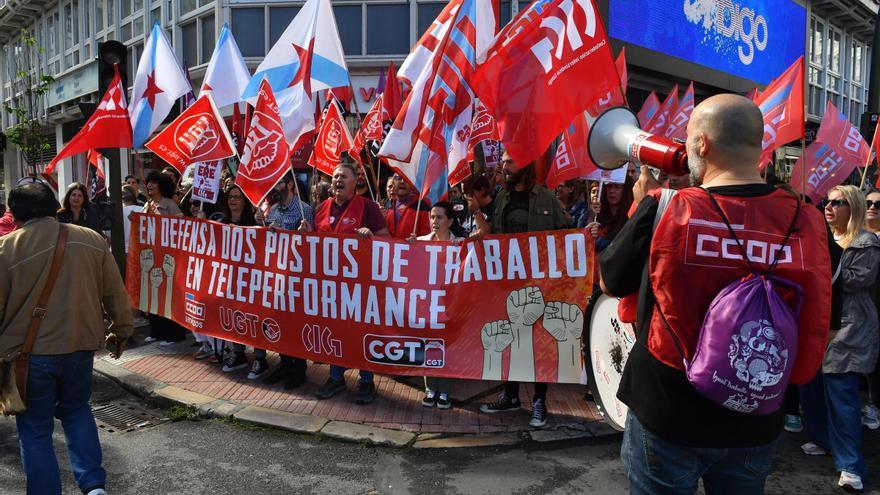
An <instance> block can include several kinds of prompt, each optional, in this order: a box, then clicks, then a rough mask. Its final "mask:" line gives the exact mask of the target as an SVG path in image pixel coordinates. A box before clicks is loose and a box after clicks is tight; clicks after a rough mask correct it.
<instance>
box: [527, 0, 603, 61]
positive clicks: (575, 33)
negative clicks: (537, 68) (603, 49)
mask: <svg viewBox="0 0 880 495" xmlns="http://www.w3.org/2000/svg"><path fill="white" fill-rule="evenodd" d="M575 3H577V5H578V6H579V7H580V10H581V11H583V14H584V15H583V18H584V20H583V21H582V22H583V25H582V26H578V21H579V19H580V16H575V12H574V5H575ZM559 9H560V10H561V11H562V12H561V13H562V16H561V17H557V16H549V17H545V18H544V20H542V21H541V27H542V28H545V27H546V28H550V29H551V30H552V31H553V32H554V33H556V40H555V41H553V40H551V39H550V37H549V36H548V37H545V38H543V39H542V40H541V41H539V42H537V43H535V44H534V45H533V46H532V54H534V55H535V57H536V58H537V59H538V62H540V63H541V66H542V67H543V68H544V73H545V74H548V73H550V71H551V70H552V69H553V59H554V58H555V59H556V60H560V59H561V58H562V52H563V50H565V44H566V40H567V41H568V45H569V46H570V47H571V51H572V52H575V51H577V50H579V49H580V48H581V47H583V46H584V40H583V38H582V37H581V34H585V35H587V37H589V38H593V37H594V36H595V35H596V11H595V10H594V9H593V2H592V0H563V1H562V2H561V3H560V4H559Z"/></svg>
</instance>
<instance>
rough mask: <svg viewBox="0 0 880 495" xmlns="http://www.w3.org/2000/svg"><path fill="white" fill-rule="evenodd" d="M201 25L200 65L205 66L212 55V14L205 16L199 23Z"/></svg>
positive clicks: (213, 40) (214, 40)
mask: <svg viewBox="0 0 880 495" xmlns="http://www.w3.org/2000/svg"><path fill="white" fill-rule="evenodd" d="M200 22H201V23H202V58H201V60H200V63H203V64H207V63H208V62H209V61H210V60H211V55H212V54H213V53H214V45H215V44H216V41H217V40H216V39H214V14H211V15H209V16H205V17H203V18H202V20H201V21H200Z"/></svg>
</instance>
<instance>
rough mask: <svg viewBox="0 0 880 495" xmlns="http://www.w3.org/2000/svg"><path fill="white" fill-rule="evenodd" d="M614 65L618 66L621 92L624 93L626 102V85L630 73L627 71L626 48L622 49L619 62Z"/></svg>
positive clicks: (618, 57) (618, 58)
mask: <svg viewBox="0 0 880 495" xmlns="http://www.w3.org/2000/svg"><path fill="white" fill-rule="evenodd" d="M614 65H615V66H617V75H619V76H620V91H621V92H622V93H623V96H624V100H625V99H626V83H627V80H628V79H629V72H627V70H626V47H623V48H621V49H620V55H618V56H617V60H616V61H615V62H614Z"/></svg>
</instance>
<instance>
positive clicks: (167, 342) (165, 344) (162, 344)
mask: <svg viewBox="0 0 880 495" xmlns="http://www.w3.org/2000/svg"><path fill="white" fill-rule="evenodd" d="M176 343H177V342H172V341H170V340H163V341H162V342H159V347H171V346H173V345H174V344H176Z"/></svg>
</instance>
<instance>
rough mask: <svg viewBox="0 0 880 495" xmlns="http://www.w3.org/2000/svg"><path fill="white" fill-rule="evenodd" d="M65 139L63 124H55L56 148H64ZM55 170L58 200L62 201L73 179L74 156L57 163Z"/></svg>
mask: <svg viewBox="0 0 880 495" xmlns="http://www.w3.org/2000/svg"><path fill="white" fill-rule="evenodd" d="M64 144H65V143H64V139H63V138H62V136H61V124H57V125H56V126H55V145H56V146H57V148H56V149H58V150H61V149H62V148H64ZM55 170H57V171H58V202H59V203H60V202H61V200H62V199H64V193H65V192H66V191H67V186H69V185H70V183H71V182H74V180H73V157H72V156H71V157H67V158H65V159H63V160H61V161H60V162H58V165H56V167H55Z"/></svg>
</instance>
